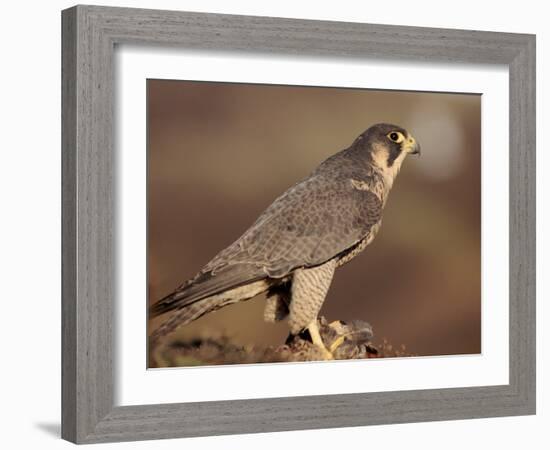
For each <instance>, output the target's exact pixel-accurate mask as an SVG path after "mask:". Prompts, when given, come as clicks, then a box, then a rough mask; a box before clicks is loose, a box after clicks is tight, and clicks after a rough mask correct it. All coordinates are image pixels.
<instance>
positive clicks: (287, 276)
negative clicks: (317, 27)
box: [147, 79, 482, 367]
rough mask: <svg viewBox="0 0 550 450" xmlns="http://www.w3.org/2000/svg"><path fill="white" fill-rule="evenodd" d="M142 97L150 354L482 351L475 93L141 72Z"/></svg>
mask: <svg viewBox="0 0 550 450" xmlns="http://www.w3.org/2000/svg"><path fill="white" fill-rule="evenodd" d="M147 105H148V106H147V117H148V119H147V120H148V122H147V131H148V133H147V137H148V143H147V145H148V152H147V168H148V170H147V176H148V180H147V191H148V192H147V195H148V208H147V221H148V229H147V231H148V234H147V250H148V255H147V258H148V260H147V261H148V273H147V276H148V297H149V298H148V303H149V305H150V308H149V338H150V341H149V344H150V346H149V352H150V353H149V361H150V366H151V367H174V366H190V365H217V364H250V363H261V362H271V363H273V362H300V361H332V360H344V359H361V358H381V357H407V356H431V355H468V354H470V355H475V354H480V353H481V348H482V345H481V95H480V94H477V93H471V94H465V93H460V94H458V93H441V92H439V93H434V92H419V91H417V92H411V91H397V90H392V91H384V90H376V89H360V88H340V87H312V86H289V85H273V84H249V83H223V82H202V81H201V82H197V81H182V80H180V81H178V80H159V79H149V80H147ZM401 169H402V170H401ZM398 174H399V176H398ZM390 191H391V195H390ZM383 217H384V220H383ZM382 223H383V225H382ZM386 230H387V231H386ZM375 238H376V241H375ZM363 253H364V254H363ZM369 255H370V257H369ZM222 308H223V309H222ZM457 312H458V313H457ZM405 318H406V320H405Z"/></svg>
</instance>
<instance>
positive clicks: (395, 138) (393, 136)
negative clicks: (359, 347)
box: [386, 131, 405, 144]
mask: <svg viewBox="0 0 550 450" xmlns="http://www.w3.org/2000/svg"><path fill="white" fill-rule="evenodd" d="M386 136H387V138H388V139H389V140H390V141H392V142H395V143H396V144H401V142H403V141H404V140H405V136H403V133H401V132H400V131H392V132H390V133H388V134H387V135H386Z"/></svg>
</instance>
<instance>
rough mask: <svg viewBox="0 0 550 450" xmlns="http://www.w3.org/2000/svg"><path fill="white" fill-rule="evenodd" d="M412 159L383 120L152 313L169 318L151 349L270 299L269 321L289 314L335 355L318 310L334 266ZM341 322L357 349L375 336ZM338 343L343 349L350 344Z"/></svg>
mask: <svg viewBox="0 0 550 450" xmlns="http://www.w3.org/2000/svg"><path fill="white" fill-rule="evenodd" d="M409 154H414V155H419V154H420V145H419V144H418V142H417V141H416V139H415V138H414V137H413V136H412V135H411V134H410V133H409V132H408V131H406V130H405V129H403V128H401V127H399V126H397V125H392V124H386V123H380V124H377V125H373V126H371V127H370V128H368V129H367V130H366V131H365V132H363V133H362V134H361V135H360V136H359V137H358V138H357V139H355V141H353V143H352V144H351V145H350V146H349V147H348V148H346V149H344V150H341V151H340V152H338V153H336V154H334V155H333V156H331V157H329V158H328V159H326V160H325V161H323V162H322V163H321V164H320V165H319V166H318V167H317V168H316V169H315V170H314V171H313V172H312V173H311V174H310V175H309V176H308V177H307V178H305V179H304V180H302V181H301V182H299V183H297V184H295V185H294V186H292V187H291V188H289V189H288V190H287V191H286V192H284V193H283V194H282V195H281V196H280V197H278V198H277V199H275V201H274V202H273V203H272V204H271V205H270V206H269V207H268V208H267V209H266V210H265V211H264V212H263V213H262V214H261V215H260V217H258V219H257V220H256V221H255V222H254V224H252V226H251V227H250V228H249V229H248V230H246V231H245V232H244V234H242V236H241V237H240V238H239V239H237V240H236V241H235V242H234V243H233V244H231V245H230V246H229V247H227V248H225V249H224V250H222V251H221V252H219V253H218V254H217V255H216V256H215V257H214V258H213V259H212V260H211V261H210V262H209V263H208V264H206V266H204V267H203V268H202V269H201V270H200V271H199V272H198V274H197V275H196V276H195V277H194V278H192V279H190V280H189V281H187V282H185V283H183V284H181V285H180V287H179V288H177V289H176V290H175V291H173V292H172V293H170V294H168V295H167V296H166V297H164V298H162V299H160V300H159V301H157V302H156V303H155V304H154V305H153V306H152V307H151V308H150V316H149V317H150V318H153V317H156V316H160V315H162V314H165V313H168V312H172V314H171V316H170V317H169V318H168V319H167V320H165V321H164V323H162V324H161V325H160V326H159V327H158V328H157V329H156V330H155V331H153V333H152V334H151V336H150V345H151V346H152V347H153V346H154V345H155V344H156V343H158V342H159V340H160V339H161V338H163V337H164V336H166V335H167V334H169V333H171V332H172V331H174V330H175V329H176V328H177V327H179V326H181V325H186V324H188V323H190V322H192V321H194V320H196V319H198V318H199V317H201V316H203V315H204V314H208V313H210V312H212V311H215V310H217V309H219V308H223V307H225V306H228V305H231V304H234V303H237V302H240V301H244V300H249V299H251V298H252V297H255V296H256V295H259V294H261V293H267V296H268V301H267V304H266V311H265V313H264V319H265V320H267V321H270V322H275V321H279V320H282V319H284V318H288V324H289V327H290V332H291V334H293V335H296V334H298V333H299V332H300V331H301V330H303V329H305V328H307V329H308V331H309V333H310V336H311V338H312V342H313V344H314V345H316V346H317V347H319V348H320V349H322V350H321V351H322V352H323V354H324V356H325V357H327V358H329V357H330V359H334V356H333V355H332V353H331V352H330V351H329V350H327V348H326V346H325V344H324V343H323V340H322V339H321V336H320V334H319V326H318V323H317V318H318V315H319V311H320V310H321V307H322V305H323V302H324V301H325V297H326V296H327V293H328V290H329V287H330V284H331V282H332V278H333V276H334V272H335V270H336V269H337V268H339V267H341V266H342V265H344V264H346V263H348V262H349V261H351V260H352V259H353V258H355V257H356V256H357V255H358V254H359V253H361V252H362V251H363V250H364V249H365V248H366V247H367V246H368V245H369V244H370V243H371V242H372V241H373V239H374V238H375V236H376V234H377V233H378V231H379V229H380V226H381V221H382V211H383V209H384V206H385V204H386V201H387V199H388V195H389V192H390V190H391V188H392V186H393V183H394V181H395V178H396V176H397V174H398V173H399V171H400V169H401V165H402V164H403V161H404V160H405V157H406V156H407V155H409ZM367 325H368V324H367ZM321 326H322V327H325V326H326V322H322V321H321ZM339 326H341V327H343V328H346V327H348V328H347V330H348V331H345V333H348V332H349V330H351V333H352V334H350V336H352V335H353V338H352V339H351V341H352V343H355V342H356V341H358V340H359V339H362V340H365V339H366V338H368V337H369V335H370V336H372V329H369V328H367V327H366V326H365V327H362V328H360V329H357V328H358V327H357V326H355V325H352V324H350V325H349V326H348V325H347V324H346V323H343V322H339ZM350 327H351V328H350ZM354 327H355V328H354ZM369 327H370V325H369ZM333 331H334V330H333ZM336 334H337V335H338V334H342V333H338V331H336ZM360 336H362V337H361V338H360ZM336 342H339V344H338V345H337V346H336V347H335V348H338V347H339V346H340V345H341V344H342V343H343V342H345V339H344V340H342V342H340V340H339V338H337V339H336V341H335V342H333V345H336ZM332 348H333V347H332V346H331V349H332Z"/></svg>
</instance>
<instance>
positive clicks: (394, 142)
mask: <svg viewBox="0 0 550 450" xmlns="http://www.w3.org/2000/svg"><path fill="white" fill-rule="evenodd" d="M358 141H359V142H360V146H361V148H362V151H365V152H367V154H368V155H369V157H370V160H371V162H372V164H373V165H374V166H375V167H376V168H378V169H379V170H380V171H381V172H382V173H383V174H384V175H386V176H388V177H391V179H392V181H393V178H395V176H396V175H397V173H398V172H399V169H400V168H401V164H402V163H403V160H404V159H405V157H406V156H407V155H409V154H412V155H420V145H419V144H418V142H417V141H416V139H415V138H414V137H413V136H412V135H411V134H410V133H409V132H408V131H407V130H405V129H404V128H401V127H399V126H397V125H392V124H389V123H379V124H376V125H373V126H372V127H370V128H369V129H368V130H367V131H365V132H364V133H363V134H362V135H361V136H359V138H358Z"/></svg>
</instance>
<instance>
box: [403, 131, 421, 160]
mask: <svg viewBox="0 0 550 450" xmlns="http://www.w3.org/2000/svg"><path fill="white" fill-rule="evenodd" d="M402 145H403V149H404V150H405V151H406V152H407V153H409V154H411V155H419V156H420V144H419V143H418V142H416V139H415V138H414V137H412V136H411V135H409V137H408V138H407V139H406V140H405V142H403V144H402Z"/></svg>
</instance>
